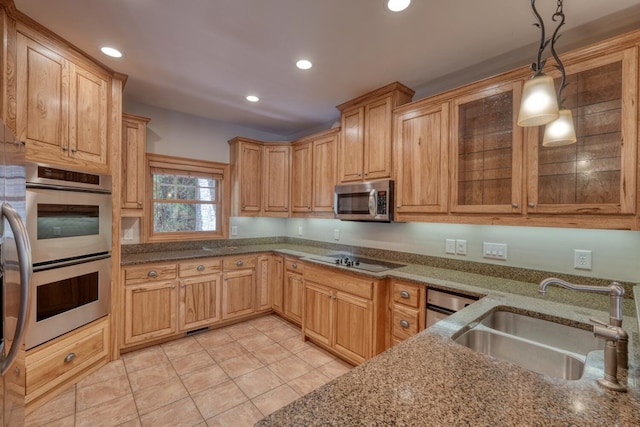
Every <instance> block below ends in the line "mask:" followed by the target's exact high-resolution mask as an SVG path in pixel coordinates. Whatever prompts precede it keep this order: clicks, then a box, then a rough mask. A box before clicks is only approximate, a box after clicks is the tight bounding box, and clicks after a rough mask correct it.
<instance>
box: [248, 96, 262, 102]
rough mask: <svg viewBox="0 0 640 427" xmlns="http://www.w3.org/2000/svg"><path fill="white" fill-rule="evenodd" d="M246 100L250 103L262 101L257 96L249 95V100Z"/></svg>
mask: <svg viewBox="0 0 640 427" xmlns="http://www.w3.org/2000/svg"><path fill="white" fill-rule="evenodd" d="M246 99H247V101H249V102H258V101H260V98H258V97H257V96H255V95H247V98H246Z"/></svg>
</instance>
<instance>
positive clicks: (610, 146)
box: [526, 47, 638, 215]
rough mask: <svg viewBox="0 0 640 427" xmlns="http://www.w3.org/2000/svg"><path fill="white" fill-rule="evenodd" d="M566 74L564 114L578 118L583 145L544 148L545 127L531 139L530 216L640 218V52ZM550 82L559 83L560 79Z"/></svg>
mask: <svg viewBox="0 0 640 427" xmlns="http://www.w3.org/2000/svg"><path fill="white" fill-rule="evenodd" d="M566 73H567V80H566V81H567V87H566V88H565V89H564V92H563V98H565V101H564V107H566V108H569V109H571V110H572V113H573V119H574V125H575V128H576V135H577V137H578V141H577V143H575V144H571V145H566V146H560V147H543V146H542V134H543V132H544V127H540V128H534V129H532V130H531V132H529V134H528V136H529V137H530V138H529V139H530V140H529V141H527V144H526V145H527V147H528V152H527V158H528V159H529V161H528V164H527V168H528V169H527V174H528V176H527V177H528V181H527V182H528V186H527V187H528V188H527V209H528V212H530V213H536V214H537V213H551V214H588V215H593V214H633V213H635V211H636V197H637V192H636V188H637V187H636V179H637V144H638V133H637V132H638V130H637V129H638V122H637V117H638V116H637V115H638V103H637V99H638V98H637V94H638V51H637V48H635V47H634V48H628V49H625V50H620V51H617V52H612V51H609V52H608V53H607V54H603V55H599V56H597V57H594V58H591V59H587V60H583V61H578V62H575V63H569V64H567V65H566ZM550 74H552V75H554V77H557V75H556V74H557V73H554V72H550ZM556 80H559V79H558V78H557V79H556ZM556 84H559V82H557V83H556Z"/></svg>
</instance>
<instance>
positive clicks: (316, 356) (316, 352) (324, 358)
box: [296, 347, 336, 368]
mask: <svg viewBox="0 0 640 427" xmlns="http://www.w3.org/2000/svg"><path fill="white" fill-rule="evenodd" d="M296 356H298V357H299V358H300V359H302V360H304V361H305V362H307V363H308V364H309V365H311V366H313V367H314V368H317V367H319V366H322V365H326V364H327V363H329V362H333V361H334V360H336V358H335V357H334V356H332V355H331V354H329V353H327V352H326V351H324V350H321V349H319V348H318V347H311V348H307V349H305V350H302V351H300V352H298V353H296Z"/></svg>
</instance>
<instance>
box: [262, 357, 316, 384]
mask: <svg viewBox="0 0 640 427" xmlns="http://www.w3.org/2000/svg"><path fill="white" fill-rule="evenodd" d="M269 369H271V371H272V372H273V373H275V374H276V375H277V376H278V377H280V379H281V380H283V381H284V382H289V381H291V380H292V379H294V378H298V377H299V376H301V375H304V374H306V373H307V372H309V371H311V370H313V367H312V366H311V365H309V364H308V363H305V362H304V361H303V360H302V359H300V358H299V357H296V356H291V357H287V358H286V359H282V360H278V361H277V362H275V363H272V364H271V365H269Z"/></svg>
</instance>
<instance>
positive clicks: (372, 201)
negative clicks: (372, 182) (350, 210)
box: [369, 189, 378, 217]
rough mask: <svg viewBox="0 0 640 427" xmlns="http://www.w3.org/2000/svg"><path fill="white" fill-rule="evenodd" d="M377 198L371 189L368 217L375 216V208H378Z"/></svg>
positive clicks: (374, 191)
mask: <svg viewBox="0 0 640 427" xmlns="http://www.w3.org/2000/svg"><path fill="white" fill-rule="evenodd" d="M377 199H378V197H377V193H376V190H373V189H371V191H370V192H369V216H371V217H375V216H376V206H378V200H377Z"/></svg>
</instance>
